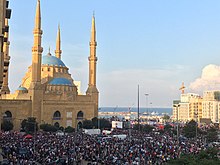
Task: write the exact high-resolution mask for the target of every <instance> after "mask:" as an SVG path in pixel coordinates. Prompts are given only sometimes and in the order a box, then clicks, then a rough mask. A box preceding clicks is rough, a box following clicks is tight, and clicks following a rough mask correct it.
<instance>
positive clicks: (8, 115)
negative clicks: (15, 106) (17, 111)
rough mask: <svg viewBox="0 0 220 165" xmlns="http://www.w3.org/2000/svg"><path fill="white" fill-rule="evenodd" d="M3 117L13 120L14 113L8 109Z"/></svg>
mask: <svg viewBox="0 0 220 165" xmlns="http://www.w3.org/2000/svg"><path fill="white" fill-rule="evenodd" d="M3 119H6V120H11V119H12V113H11V112H10V111H6V112H5V113H4V115H3Z"/></svg>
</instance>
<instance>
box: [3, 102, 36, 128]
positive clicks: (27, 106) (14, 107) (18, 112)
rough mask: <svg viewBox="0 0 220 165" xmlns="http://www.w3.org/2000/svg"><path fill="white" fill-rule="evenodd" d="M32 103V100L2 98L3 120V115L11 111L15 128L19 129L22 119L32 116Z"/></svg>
mask: <svg viewBox="0 0 220 165" xmlns="http://www.w3.org/2000/svg"><path fill="white" fill-rule="evenodd" d="M31 105H32V103H31V100H0V114H1V121H2V119H3V116H2V115H3V114H4V113H5V112H6V111H10V112H11V113H12V122H13V124H14V129H15V130H18V129H19V128H20V123H21V121H22V120H23V119H26V118H28V117H30V116H31Z"/></svg>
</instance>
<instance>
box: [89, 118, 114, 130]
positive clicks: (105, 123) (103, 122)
mask: <svg viewBox="0 0 220 165" xmlns="http://www.w3.org/2000/svg"><path fill="white" fill-rule="evenodd" d="M111 127H112V125H111V122H110V121H109V120H107V119H104V118H101V119H98V118H97V117H94V118H92V128H100V129H106V128H107V129H110V128H111Z"/></svg>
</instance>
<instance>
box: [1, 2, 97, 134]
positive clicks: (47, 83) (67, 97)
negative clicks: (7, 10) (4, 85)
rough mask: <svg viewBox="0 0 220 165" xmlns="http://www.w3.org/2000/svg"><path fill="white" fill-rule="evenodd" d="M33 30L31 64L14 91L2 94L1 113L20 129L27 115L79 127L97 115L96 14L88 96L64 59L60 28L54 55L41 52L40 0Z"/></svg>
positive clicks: (92, 36) (65, 125)
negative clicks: (79, 85) (81, 90)
mask: <svg viewBox="0 0 220 165" xmlns="http://www.w3.org/2000/svg"><path fill="white" fill-rule="evenodd" d="M33 33H34V44H33V47H32V65H31V66H30V67H28V70H27V72H26V74H25V76H24V78H23V79H22V83H21V84H20V86H19V87H18V89H17V90H16V91H15V93H12V94H10V93H2V94H1V99H0V112H1V114H2V115H3V114H4V118H7V119H8V120H11V121H12V122H13V124H14V126H15V127H14V128H15V129H16V130H18V129H19V128H20V123H21V121H22V120H23V119H26V118H28V117H36V119H37V122H38V123H39V124H42V123H48V124H53V125H59V126H63V127H67V126H72V127H74V128H77V127H80V125H81V124H82V122H83V120H84V119H92V118H93V117H96V116H98V100H99V92H98V89H97V88H96V62H97V57H96V45H97V43H96V37H95V35H96V31H95V18H94V16H93V18H92V30H91V41H90V56H89V83H88V84H89V85H88V89H87V91H86V94H85V95H83V94H81V93H79V92H78V91H79V89H78V88H77V86H76V85H75V83H74V82H75V81H74V79H73V78H72V77H71V74H70V73H69V68H68V67H67V66H66V65H65V64H64V62H63V61H62V59H61V53H62V51H61V45H60V43H61V41H60V40H61V39H60V38H61V37H60V27H59V28H58V35H57V41H56V50H55V56H53V55H52V54H51V53H50V51H49V53H48V54H47V55H46V56H43V55H42V54H43V48H42V47H41V36H42V34H43V31H42V30H41V12H40V0H37V9H36V16H35V28H34V32H33ZM76 84H77V83H76ZM1 119H3V116H1Z"/></svg>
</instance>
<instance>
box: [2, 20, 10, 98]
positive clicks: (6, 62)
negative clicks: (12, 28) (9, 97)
mask: <svg viewBox="0 0 220 165" xmlns="http://www.w3.org/2000/svg"><path fill="white" fill-rule="evenodd" d="M4 38H5V40H4V44H3V53H4V74H3V85H2V89H1V94H9V93H10V90H9V87H8V73H9V70H8V68H9V63H10V56H9V45H10V42H9V41H8V39H9V25H8V19H7V18H5V34H4Z"/></svg>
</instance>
